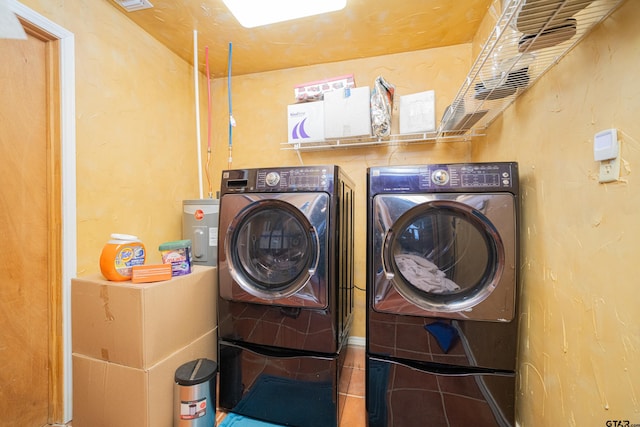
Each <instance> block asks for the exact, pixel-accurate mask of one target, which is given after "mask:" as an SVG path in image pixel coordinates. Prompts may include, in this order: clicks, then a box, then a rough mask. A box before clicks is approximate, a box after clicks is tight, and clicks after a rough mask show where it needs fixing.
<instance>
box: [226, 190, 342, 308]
mask: <svg viewBox="0 0 640 427" xmlns="http://www.w3.org/2000/svg"><path fill="white" fill-rule="evenodd" d="M328 202H329V196H328V195H327V194H326V193H288V194H237V195H236V194H234V195H225V196H224V198H223V200H222V201H221V214H220V229H221V230H226V235H225V237H224V250H223V251H222V253H223V258H222V259H221V260H220V262H219V264H220V265H219V268H220V283H219V286H220V295H221V296H222V297H223V298H225V299H227V300H231V301H245V302H253V303H260V304H269V305H282V306H292V307H326V305H327V301H328V298H327V289H326V286H325V283H326V277H325V276H326V271H325V270H326V262H323V261H322V260H323V257H326V251H327V248H326V244H327V243H326V240H327V231H326V227H327V223H328V213H329V208H328ZM223 223H225V224H224V226H223Z"/></svg>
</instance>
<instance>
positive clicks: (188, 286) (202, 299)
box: [71, 265, 218, 369]
mask: <svg viewBox="0 0 640 427" xmlns="http://www.w3.org/2000/svg"><path fill="white" fill-rule="evenodd" d="M217 289H218V287H217V275H216V268H215V267H206V266H198V265H197V266H194V267H193V272H192V273H191V274H188V275H186V276H176V277H173V278H172V279H171V280H167V281H164V282H155V283H137V284H136V283H131V282H110V281H108V280H105V279H104V278H103V277H102V276H101V275H94V276H89V277H84V278H77V279H73V280H72V283H71V316H72V334H71V335H72V351H73V353H76V354H79V355H83V356H87V357H91V358H94V359H99V360H104V361H108V362H112V363H117V364H120V365H124V366H127V367H130V368H139V369H140V368H142V369H146V368H150V367H152V366H154V365H156V364H157V363H158V362H160V361H161V360H164V359H166V358H167V357H168V356H169V355H171V354H173V353H174V352H176V351H177V350H179V349H181V348H183V347H185V346H186V345H188V344H189V343H191V342H193V341H194V340H195V339H197V338H199V337H201V336H202V335H203V334H205V333H207V332H208V331H210V330H212V329H214V328H215V327H216V325H217V321H216V316H217V314H216V295H217V292H218V291H217Z"/></svg>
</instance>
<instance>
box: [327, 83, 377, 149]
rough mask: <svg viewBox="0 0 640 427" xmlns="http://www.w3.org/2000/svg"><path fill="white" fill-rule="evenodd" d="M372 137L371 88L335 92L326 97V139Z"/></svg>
mask: <svg viewBox="0 0 640 427" xmlns="http://www.w3.org/2000/svg"><path fill="white" fill-rule="evenodd" d="M370 135H371V91H370V90H369V86H364V87H357V88H352V89H341V90H334V91H332V92H328V93H325V95H324V136H325V138H348V137H355V136H370Z"/></svg>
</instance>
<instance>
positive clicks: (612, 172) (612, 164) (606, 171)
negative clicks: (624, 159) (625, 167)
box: [598, 156, 620, 182]
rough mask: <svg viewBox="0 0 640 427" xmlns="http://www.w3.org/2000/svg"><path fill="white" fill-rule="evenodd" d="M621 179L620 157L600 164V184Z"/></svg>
mask: <svg viewBox="0 0 640 427" xmlns="http://www.w3.org/2000/svg"><path fill="white" fill-rule="evenodd" d="M618 177H620V156H617V157H616V158H615V159H610V160H603V161H601V162H600V177H599V180H598V182H614V181H617V180H618Z"/></svg>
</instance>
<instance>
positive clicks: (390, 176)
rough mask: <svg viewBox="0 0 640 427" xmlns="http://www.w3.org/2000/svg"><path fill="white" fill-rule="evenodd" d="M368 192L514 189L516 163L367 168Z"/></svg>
mask: <svg viewBox="0 0 640 427" xmlns="http://www.w3.org/2000/svg"><path fill="white" fill-rule="evenodd" d="M369 182H370V189H369V192H370V194H372V195H373V194H377V193H381V192H382V193H386V192H391V193H393V192H401V193H403V192H425V191H426V192H441V191H449V192H463V191H464V192H472V193H473V192H485V191H509V192H513V193H517V190H518V164H517V163H514V162H497V163H454V164H433V165H420V166H386V167H375V168H370V170H369Z"/></svg>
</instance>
